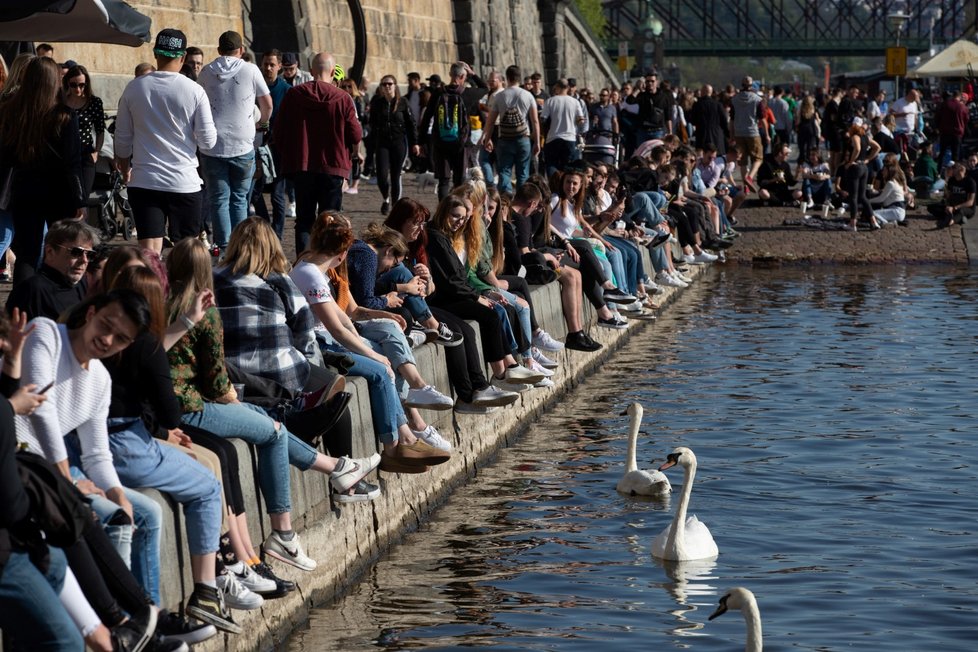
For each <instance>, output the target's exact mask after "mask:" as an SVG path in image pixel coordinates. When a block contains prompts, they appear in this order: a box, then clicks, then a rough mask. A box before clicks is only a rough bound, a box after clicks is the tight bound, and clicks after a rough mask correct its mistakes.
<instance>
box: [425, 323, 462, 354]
mask: <svg viewBox="0 0 978 652" xmlns="http://www.w3.org/2000/svg"><path fill="white" fill-rule="evenodd" d="M424 330H425V332H426V333H434V334H435V339H434V340H433V341H434V343H435V344H438V345H440V346H445V347H449V348H451V347H453V346H458V345H459V344H461V343H462V340H463V339H464V338H463V337H462V334H461V333H456V332H455V331H453V330H452V329H451V328H449V327H448V326H447V325H446V324H444V323H443V322H438V328H426V329H424Z"/></svg>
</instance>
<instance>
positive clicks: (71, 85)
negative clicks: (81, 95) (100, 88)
mask: <svg viewBox="0 0 978 652" xmlns="http://www.w3.org/2000/svg"><path fill="white" fill-rule="evenodd" d="M86 86H88V84H86V83H85V82H70V83H69V84H68V87H69V88H80V89H82V90H84V89H85V87H86Z"/></svg>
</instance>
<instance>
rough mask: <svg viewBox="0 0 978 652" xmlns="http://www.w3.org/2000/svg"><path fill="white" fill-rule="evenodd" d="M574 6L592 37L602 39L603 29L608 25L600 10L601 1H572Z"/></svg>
mask: <svg viewBox="0 0 978 652" xmlns="http://www.w3.org/2000/svg"><path fill="white" fill-rule="evenodd" d="M574 6H575V7H577V11H579V12H580V14H581V17H582V18H584V22H585V23H587V26H588V27H590V28H591V31H592V32H594V35H595V36H597V37H598V38H604V28H605V27H606V26H607V25H608V19H607V18H606V17H605V15H604V9H602V8H601V0H574Z"/></svg>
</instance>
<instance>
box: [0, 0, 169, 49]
mask: <svg viewBox="0 0 978 652" xmlns="http://www.w3.org/2000/svg"><path fill="white" fill-rule="evenodd" d="M149 29H150V19H149V17H148V16H144V15H143V14H141V13H139V12H138V11H136V10H135V9H133V8H132V7H130V6H129V5H128V4H127V3H125V2H123V1H122V0H6V1H5V2H3V3H2V5H0V41H53V42H57V41H68V42H73V43H114V44H117V45H130V46H133V47H138V46H140V45H142V44H143V43H146V42H148V41H149V40H150V33H149Z"/></svg>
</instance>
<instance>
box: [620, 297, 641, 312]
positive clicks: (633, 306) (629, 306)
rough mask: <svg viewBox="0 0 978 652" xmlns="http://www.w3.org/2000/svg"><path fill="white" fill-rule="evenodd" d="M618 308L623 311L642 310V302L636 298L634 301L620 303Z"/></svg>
mask: <svg viewBox="0 0 978 652" xmlns="http://www.w3.org/2000/svg"><path fill="white" fill-rule="evenodd" d="M618 310H621V311H622V312H642V302H641V301H638V300H636V301H633V302H632V303H623V304H618Z"/></svg>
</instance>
